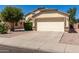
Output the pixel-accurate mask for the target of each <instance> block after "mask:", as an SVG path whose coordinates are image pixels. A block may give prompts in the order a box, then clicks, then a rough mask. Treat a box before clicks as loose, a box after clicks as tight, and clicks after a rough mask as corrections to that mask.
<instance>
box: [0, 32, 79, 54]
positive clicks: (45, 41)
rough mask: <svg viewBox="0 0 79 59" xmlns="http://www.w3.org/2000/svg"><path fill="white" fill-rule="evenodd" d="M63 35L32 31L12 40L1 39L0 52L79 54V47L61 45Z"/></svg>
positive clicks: (60, 33)
mask: <svg viewBox="0 0 79 59" xmlns="http://www.w3.org/2000/svg"><path fill="white" fill-rule="evenodd" d="M62 35H63V33H62V32H36V31H30V32H27V33H25V34H22V35H18V36H15V37H12V38H2V37H0V52H18V53H21V52H29V53H33V52H35V53H40V52H41V53H42V52H50V53H52V52H55V53H59V52H79V46H76V45H69V44H64V43H60V42H59V41H60V39H61V38H62ZM76 48H77V49H76Z"/></svg>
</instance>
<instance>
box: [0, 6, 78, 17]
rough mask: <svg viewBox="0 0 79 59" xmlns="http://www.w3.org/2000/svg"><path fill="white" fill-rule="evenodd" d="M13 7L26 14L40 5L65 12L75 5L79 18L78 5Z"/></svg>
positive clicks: (0, 9) (0, 8) (1, 7)
mask: <svg viewBox="0 0 79 59" xmlns="http://www.w3.org/2000/svg"><path fill="white" fill-rule="evenodd" d="M14 6H15V7H18V8H21V9H22V10H23V12H24V14H27V13H29V12H31V11H33V10H35V9H37V8H39V7H41V6H43V7H45V8H52V9H58V10H60V11H63V12H67V10H68V9H69V8H73V7H76V8H77V14H76V18H79V5H14ZM4 7H5V5H0V11H2V9H3V8H4Z"/></svg>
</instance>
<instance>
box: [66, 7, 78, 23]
mask: <svg viewBox="0 0 79 59" xmlns="http://www.w3.org/2000/svg"><path fill="white" fill-rule="evenodd" d="M76 11H77V9H76V8H70V9H69V10H68V11H67V13H69V23H70V24H74V23H75V22H76V18H75V16H76Z"/></svg>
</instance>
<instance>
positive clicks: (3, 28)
mask: <svg viewBox="0 0 79 59" xmlns="http://www.w3.org/2000/svg"><path fill="white" fill-rule="evenodd" d="M7 32H8V25H7V23H0V33H1V34H6V33H7Z"/></svg>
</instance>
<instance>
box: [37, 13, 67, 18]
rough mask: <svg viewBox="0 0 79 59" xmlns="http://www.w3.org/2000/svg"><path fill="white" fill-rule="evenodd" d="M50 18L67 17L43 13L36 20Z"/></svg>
mask: <svg viewBox="0 0 79 59" xmlns="http://www.w3.org/2000/svg"><path fill="white" fill-rule="evenodd" d="M48 17H66V16H64V15H62V14H59V13H42V14H40V15H38V16H37V17H36V18H48Z"/></svg>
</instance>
